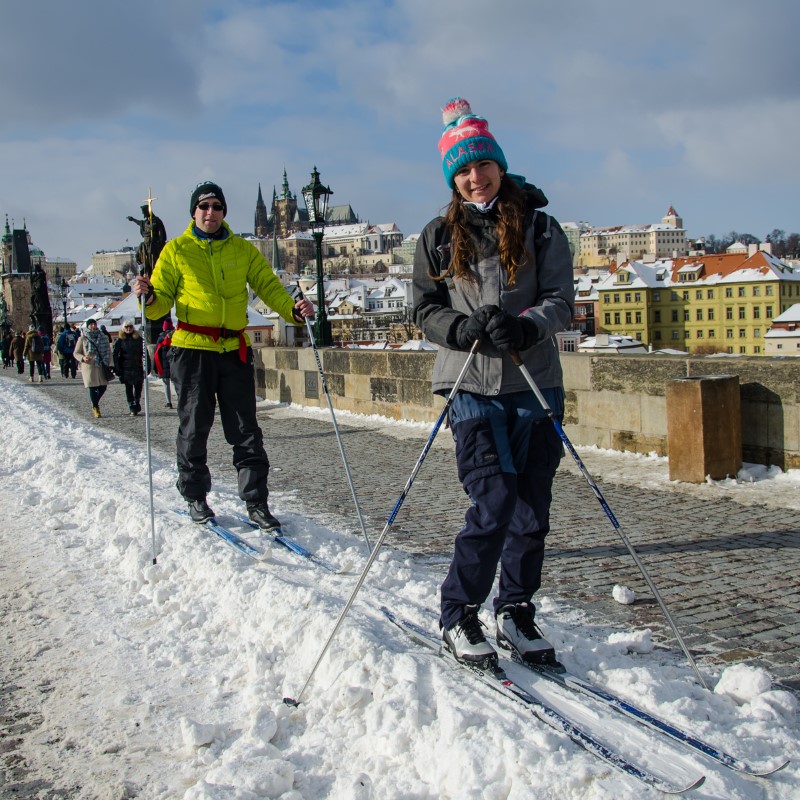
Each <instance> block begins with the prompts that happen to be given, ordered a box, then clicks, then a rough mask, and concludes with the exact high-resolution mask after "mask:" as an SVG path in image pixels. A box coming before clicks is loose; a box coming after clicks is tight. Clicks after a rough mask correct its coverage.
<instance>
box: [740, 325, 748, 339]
mask: <svg viewBox="0 0 800 800" xmlns="http://www.w3.org/2000/svg"><path fill="white" fill-rule="evenodd" d="M739 338H740V339H746V338H747V328H739Z"/></svg>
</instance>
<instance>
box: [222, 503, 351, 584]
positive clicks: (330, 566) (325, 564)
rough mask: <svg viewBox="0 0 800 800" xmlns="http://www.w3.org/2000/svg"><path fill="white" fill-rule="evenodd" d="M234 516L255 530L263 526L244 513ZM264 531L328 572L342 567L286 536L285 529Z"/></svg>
mask: <svg viewBox="0 0 800 800" xmlns="http://www.w3.org/2000/svg"><path fill="white" fill-rule="evenodd" d="M233 516H234V517H236V519H237V520H239V521H240V522H241V523H242V524H244V525H247V526H248V527H250V528H252V529H253V530H257V531H260V530H261V528H259V527H258V525H256V523H255V522H253V520H251V519H250V518H249V517H246V516H245V515H244V514H239V513H236V512H234V514H233ZM263 533H265V534H269V535H270V536H272V540H273V541H274V542H276V543H277V544H279V545H281V546H283V547H285V548H286V549H287V550H290V551H291V552H292V553H294V554H295V555H297V556H300V557H301V558H307V559H308V560H309V561H310V562H311V563H312V564H316V565H317V566H318V567H322V569H326V570H328V572H340V567H339V566H338V565H337V564H334V563H333V562H332V561H328V560H327V559H325V558H321V557H320V556H318V555H316V554H315V553H312V552H311V551H310V550H308V549H307V548H305V547H303V545H301V544H298V543H297V542H296V541H294V539H290V538H289V537H288V536H284V534H283V531H282V530H281V529H280V528H273V529H272V530H268V531H263Z"/></svg>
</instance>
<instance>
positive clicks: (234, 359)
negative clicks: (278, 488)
mask: <svg viewBox="0 0 800 800" xmlns="http://www.w3.org/2000/svg"><path fill="white" fill-rule="evenodd" d="M171 377H172V382H173V383H174V384H175V388H176V393H177V400H178V437H177V453H178V491H180V493H181V494H182V495H183V496H184V498H186V499H187V500H202V499H204V498H205V496H206V494H208V492H209V490H210V489H211V473H210V472H209V469H208V464H207V458H208V436H209V434H210V433H211V426H212V425H213V423H214V412H215V409H216V407H217V403H219V416H220V421H221V422H222V430H223V432H224V434H225V440H226V441H227V442H228V444H229V445H231V446H232V447H233V466H234V467H236V470H237V472H238V475H239V497H240V498H241V499H242V500H245V501H246V502H266V501H267V476H268V473H269V461H268V459H267V453H266V450H264V437H263V434H262V432H261V428H260V427H259V425H258V422H257V420H256V384H255V371H254V368H253V351H252V350H251V349H249V348H248V351H247V363H244V362H242V360H241V359H240V358H239V351H238V350H234V351H232V352H230V353H217V352H213V351H210V350H191V349H188V348H183V347H173V348H172V365H171Z"/></svg>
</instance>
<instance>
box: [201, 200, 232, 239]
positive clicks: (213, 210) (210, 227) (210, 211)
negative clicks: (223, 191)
mask: <svg viewBox="0 0 800 800" xmlns="http://www.w3.org/2000/svg"><path fill="white" fill-rule="evenodd" d="M224 217H225V212H224V211H223V210H222V203H220V201H219V200H217V198H216V197H207V198H206V199H205V200H201V201H200V202H199V203H198V204H197V207H196V208H195V210H194V224H195V225H197V227H198V228H199V229H200V230H201V231H203V233H209V234H212V233H216V232H217V231H218V230H219V229H220V227H221V226H222V220H223V218H224Z"/></svg>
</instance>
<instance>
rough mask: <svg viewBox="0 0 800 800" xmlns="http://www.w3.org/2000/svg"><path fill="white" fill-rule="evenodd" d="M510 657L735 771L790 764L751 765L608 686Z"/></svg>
mask: <svg viewBox="0 0 800 800" xmlns="http://www.w3.org/2000/svg"><path fill="white" fill-rule="evenodd" d="M512 659H513V661H515V662H516V663H517V664H521V665H522V666H524V667H527V668H528V669H530V670H531V671H532V672H535V673H536V674H537V675H541V676H542V677H543V678H545V679H546V680H548V681H552V682H553V683H556V684H558V685H559V686H561V687H563V688H565V689H571V690H572V691H574V692H577V693H579V694H582V695H585V696H587V697H591V698H592V699H593V700H597V701H599V702H601V703H603V704H604V705H605V706H606V707H607V708H611V709H613V710H614V711H618V712H619V713H620V714H623V715H624V716H626V717H628V718H629V719H633V720H635V721H636V722H639V723H641V724H642V725H644V726H646V727H648V728H650V729H651V730H654V731H657V732H658V733H662V734H664V735H665V736H668V737H669V738H670V739H674V740H675V741H677V742H680V743H681V744H684V745H686V746H687V747H689V748H691V749H693V750H696V751H697V752H700V753H702V754H703V755H705V756H708V758H711V759H713V760H714V761H716V762H717V763H719V764H722V765H723V766H725V767H728V768H729V769H732V770H735V771H736V772H741V773H743V774H745V775H750V776H755V777H759V778H764V777H767V776H768V775H772V774H773V773H775V772H778V770H781V769H783V768H784V767H785V766H786V765H787V764H788V763H789V760H788V759H786V760H779V761H777V762H775V763H774V764H772V765H769V766H763V767H755V766H752V765H750V764H748V763H746V762H744V761H742V760H741V759H739V758H736V756H732V755H730V754H728V753H725V752H724V751H722V750H719V749H718V748H716V747H714V746H713V745H711V744H709V743H708V742H704V741H703V740H701V739H698V738H697V737H695V736H692V734H690V733H687V732H686V731H683V730H681V729H680V728H677V727H676V726H674V725H671V724H670V723H669V722H665V721H664V720H662V719H659V718H658V717H656V716H654V715H653V714H651V713H650V712H648V711H645V710H644V709H641V708H639V707H638V706H635V705H634V704H633V703H630V702H628V701H627V700H625V699H624V698H622V697H619V696H618V695H615V694H613V693H612V692H610V691H608V690H607V689H603V688H601V687H599V686H596V685H595V684H593V683H591V682H590V681H587V680H584V679H583V678H579V677H578V676H577V675H573V674H572V673H571V672H569V671H567V670H559V669H556V668H552V667H547V666H543V665H538V664H527V663H525V662H524V661H523V660H522V659H521V658H520V657H519V655H518V654H517V653H516V652H512Z"/></svg>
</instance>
